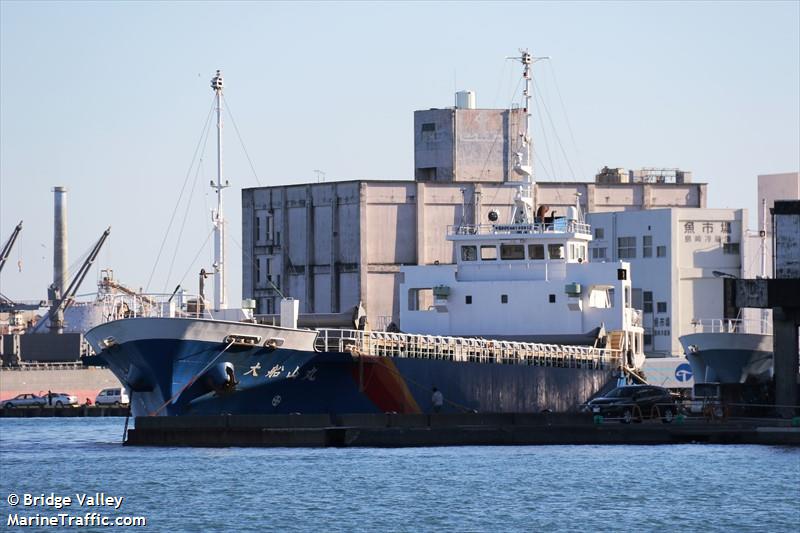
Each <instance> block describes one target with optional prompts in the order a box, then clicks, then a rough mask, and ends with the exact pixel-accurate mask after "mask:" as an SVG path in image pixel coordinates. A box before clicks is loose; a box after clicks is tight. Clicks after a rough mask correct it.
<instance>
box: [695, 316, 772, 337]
mask: <svg viewBox="0 0 800 533" xmlns="http://www.w3.org/2000/svg"><path fill="white" fill-rule="evenodd" d="M692 326H693V327H694V332H695V333H754V334H764V335H772V322H770V321H769V320H762V319H759V318H698V319H694V320H692Z"/></svg>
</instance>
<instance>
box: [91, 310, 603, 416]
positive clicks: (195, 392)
mask: <svg viewBox="0 0 800 533" xmlns="http://www.w3.org/2000/svg"><path fill="white" fill-rule="evenodd" d="M133 320H137V319H133ZM162 320H164V319H162ZM250 327H251V328H252V327H253V326H250ZM102 328H103V326H99V327H98V328H95V330H92V332H96V331H97V330H102ZM92 332H90V333H89V334H87V338H89V340H90V342H92V344H93V345H94V344H97V347H98V348H100V349H99V350H97V351H98V352H99V355H100V356H101V357H102V358H104V359H105V360H106V361H107V363H108V365H109V367H110V368H111V370H112V371H113V372H114V373H115V374H116V375H117V377H119V378H120V380H121V381H122V382H123V384H124V385H125V386H126V387H127V388H128V389H129V391H130V393H131V406H132V414H133V415H134V416H176V415H177V416H180V415H218V414H286V413H304V414H311V413H327V414H342V413H382V412H397V413H420V412H430V411H431V410H432V406H431V395H432V389H433V387H436V388H438V389H439V390H441V391H442V393H443V395H444V399H445V402H444V406H443V408H442V411H443V412H466V411H478V412H539V411H541V410H544V409H549V410H552V411H556V412H560V411H570V410H575V409H577V408H578V406H579V405H580V404H581V403H583V402H585V401H587V400H589V399H590V398H591V397H592V396H594V395H596V394H597V393H598V392H600V391H601V390H603V389H604V388H606V387H607V386H608V385H609V384H611V383H613V382H615V380H616V377H617V373H616V371H615V369H614V368H597V367H591V368H590V367H588V365H587V367H585V368H574V367H573V368H559V367H554V366H529V365H523V364H500V363H494V362H455V361H449V360H442V359H415V358H405V357H378V356H357V355H353V354H351V353H334V352H317V351H314V350H313V348H311V349H296V348H289V347H265V346H263V345H259V346H229V347H227V349H226V344H225V343H224V342H220V341H216V342H215V341H211V340H197V339H194V340H193V339H187V338H180V337H179V338H174V337H173V338H146V337H147V336H146V335H141V337H143V338H135V339H130V340H127V341H122V342H114V343H113V345H112V346H110V347H107V348H103V347H102V342H101V341H100V340H99V337H100V336H99V335H97V334H92ZM101 333H102V331H101ZM120 340H121V339H120ZM106 342H107V343H108V342H111V341H106ZM96 349H97V348H96Z"/></svg>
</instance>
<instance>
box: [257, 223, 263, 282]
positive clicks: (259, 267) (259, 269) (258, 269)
mask: <svg viewBox="0 0 800 533" xmlns="http://www.w3.org/2000/svg"><path fill="white" fill-rule="evenodd" d="M256 220H258V219H256ZM261 261H262V258H260V257H256V282H255V286H256V287H258V286H260V285H261Z"/></svg>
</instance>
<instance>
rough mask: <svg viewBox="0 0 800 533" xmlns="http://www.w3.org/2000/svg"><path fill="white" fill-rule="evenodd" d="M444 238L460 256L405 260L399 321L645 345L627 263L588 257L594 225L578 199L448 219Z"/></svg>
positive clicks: (462, 330) (532, 337)
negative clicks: (493, 217)
mask: <svg viewBox="0 0 800 533" xmlns="http://www.w3.org/2000/svg"><path fill="white" fill-rule="evenodd" d="M447 238H448V240H451V241H453V242H454V244H455V246H456V247H457V262H456V264H453V265H426V266H408V267H403V268H402V269H401V272H402V273H403V279H404V281H403V282H402V283H401V285H400V329H401V330H402V331H408V332H414V333H422V334H431V335H452V336H465V337H483V338H490V339H513V340H528V341H537V342H553V343H563V344H578V343H582V344H585V343H594V342H598V343H602V342H609V341H610V339H615V340H614V342H617V343H619V344H621V345H623V346H624V347H626V348H627V349H628V350H629V351H630V352H631V353H633V354H641V352H642V342H643V338H642V335H643V331H642V329H641V327H640V325H641V314H640V312H639V311H637V310H635V309H633V308H632V307H631V284H630V270H629V266H628V264H627V263H625V262H622V261H620V262H615V263H590V262H589V261H588V258H587V246H588V243H589V241H590V240H591V238H592V237H591V230H590V227H589V225H588V224H585V223H584V222H582V220H581V218H580V216H579V213H578V210H577V209H572V210H570V214H569V215H568V216H567V217H562V218H555V219H551V218H547V219H535V221H534V222H533V223H530V224H493V225H479V226H475V225H460V226H452V227H450V228H449V231H448V237H447ZM606 332H616V333H611V334H610V335H609V336H608V337H606V336H605V335H604V333H606Z"/></svg>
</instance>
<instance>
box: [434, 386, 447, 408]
mask: <svg viewBox="0 0 800 533" xmlns="http://www.w3.org/2000/svg"><path fill="white" fill-rule="evenodd" d="M431 404H433V412H434V413H438V412H439V411H441V410H442V405H444V396H443V395H442V391H440V390H439V389H437V388H436V387H434V388H433V395H431Z"/></svg>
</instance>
